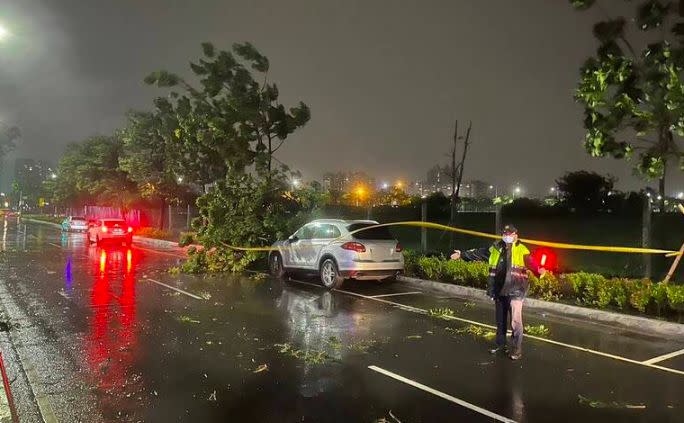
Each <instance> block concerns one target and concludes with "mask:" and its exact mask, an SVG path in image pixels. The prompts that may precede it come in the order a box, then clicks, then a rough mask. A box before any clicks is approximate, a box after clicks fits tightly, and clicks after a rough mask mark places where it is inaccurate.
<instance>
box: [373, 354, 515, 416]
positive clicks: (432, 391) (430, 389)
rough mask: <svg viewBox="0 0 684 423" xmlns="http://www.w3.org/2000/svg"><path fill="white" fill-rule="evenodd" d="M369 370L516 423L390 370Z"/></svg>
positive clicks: (484, 413)
mask: <svg viewBox="0 0 684 423" xmlns="http://www.w3.org/2000/svg"><path fill="white" fill-rule="evenodd" d="M368 368H369V369H371V370H373V371H374V372H378V373H380V374H383V375H385V376H387V377H390V378H392V379H394V380H398V381H399V382H403V383H405V384H407V385H411V386H413V387H414V388H418V389H420V390H421V391H425V392H427V393H430V394H432V395H436V396H438V397H440V398H443V399H445V400H447V401H451V402H453V403H454V404H458V405H460V406H461V407H465V408H467V409H469V410H472V411H475V412H476V413H480V414H482V415H484V416H487V417H489V418H491V419H494V420H496V421H500V422H506V423H516V422H515V420H512V419H509V418H508V417H504V416H501V415H499V414H496V413H493V412H491V411H489V410H486V409H484V408H482V407H478V406H477V405H475V404H471V403H469V402H468V401H464V400H462V399H459V398H456V397H454V396H451V395H449V394H445V393H444V392H441V391H438V390H436V389H433V388H430V387H429V386H426V385H423V384H422V383H419V382H416V381H415V380H411V379H408V378H405V377H403V376H401V375H398V374H396V373H392V372H390V371H389V370H385V369H383V368H380V367H377V366H368Z"/></svg>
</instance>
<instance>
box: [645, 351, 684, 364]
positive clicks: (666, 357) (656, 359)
mask: <svg viewBox="0 0 684 423" xmlns="http://www.w3.org/2000/svg"><path fill="white" fill-rule="evenodd" d="M682 354H684V349H681V350H679V351H674V352H671V353H669V354H663V355H659V356H658V357H653V358H651V359H648V360H646V361H644V364H655V363H659V362H661V361H665V360H669V359H671V358H673V357H677V356H678V355H682Z"/></svg>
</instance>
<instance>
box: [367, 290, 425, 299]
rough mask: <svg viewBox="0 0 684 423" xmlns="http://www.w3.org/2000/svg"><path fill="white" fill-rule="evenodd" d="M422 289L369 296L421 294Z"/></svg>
mask: <svg viewBox="0 0 684 423" xmlns="http://www.w3.org/2000/svg"><path fill="white" fill-rule="evenodd" d="M422 293H423V292H422V291H411V292H395V293H394V294H381V295H371V296H370V297H371V298H382V297H396V296H397V295H413V294H422Z"/></svg>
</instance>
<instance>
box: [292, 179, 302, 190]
mask: <svg viewBox="0 0 684 423" xmlns="http://www.w3.org/2000/svg"><path fill="white" fill-rule="evenodd" d="M299 184H301V181H300V180H299V179H293V180H292V187H293V188H299Z"/></svg>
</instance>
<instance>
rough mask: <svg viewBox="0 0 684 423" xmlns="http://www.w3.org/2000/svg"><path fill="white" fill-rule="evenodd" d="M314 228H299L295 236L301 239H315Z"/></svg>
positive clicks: (309, 226)
mask: <svg viewBox="0 0 684 423" xmlns="http://www.w3.org/2000/svg"><path fill="white" fill-rule="evenodd" d="M313 234H314V227H313V225H306V226H302V227H301V228H299V230H298V231H297V232H296V233H295V236H296V237H297V238H299V239H311V238H313Z"/></svg>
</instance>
